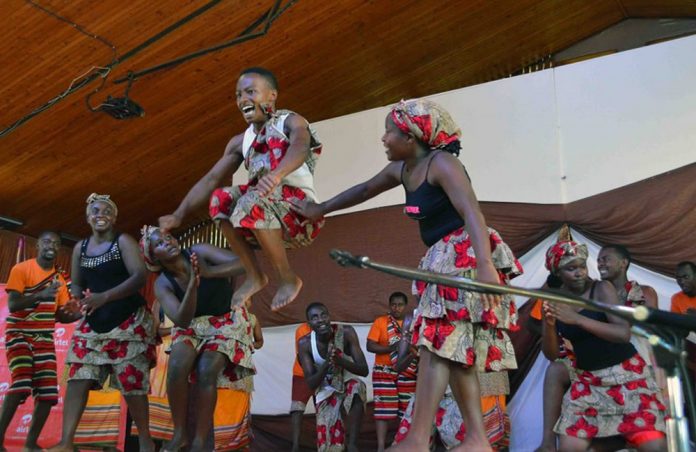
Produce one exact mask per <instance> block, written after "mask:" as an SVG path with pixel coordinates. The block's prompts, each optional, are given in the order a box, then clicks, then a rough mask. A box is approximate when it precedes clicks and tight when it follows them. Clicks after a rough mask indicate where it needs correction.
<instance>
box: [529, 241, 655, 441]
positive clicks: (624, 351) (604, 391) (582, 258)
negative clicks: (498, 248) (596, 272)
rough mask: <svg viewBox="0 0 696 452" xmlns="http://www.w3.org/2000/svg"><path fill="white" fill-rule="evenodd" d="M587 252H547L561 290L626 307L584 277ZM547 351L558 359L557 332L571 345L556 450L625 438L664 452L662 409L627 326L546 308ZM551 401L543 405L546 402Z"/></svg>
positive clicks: (576, 247)
mask: <svg viewBox="0 0 696 452" xmlns="http://www.w3.org/2000/svg"><path fill="white" fill-rule="evenodd" d="M586 262H587V247H586V246H585V245H580V244H577V243H576V242H573V241H561V242H558V243H556V244H555V245H554V246H552V247H551V248H549V250H548V251H547V253H546V266H547V268H548V269H549V270H550V271H551V272H552V273H553V274H554V275H555V276H557V277H559V278H560V280H561V281H562V286H561V288H560V291H561V292H566V293H568V294H572V295H575V296H581V297H584V298H591V299H595V300H597V301H601V302H603V303H606V304H613V305H621V301H620V300H619V299H618V296H617V294H616V289H615V288H614V286H612V284H611V283H610V282H608V281H593V280H591V279H589V278H588V275H587V264H586ZM544 317H545V318H544V323H543V351H544V355H546V357H547V358H548V359H550V360H552V361H553V360H556V359H558V358H559V346H560V341H559V333H561V334H562V336H563V338H565V339H567V340H569V341H570V343H571V344H572V346H573V353H574V355H575V361H574V362H571V364H570V366H569V370H568V373H569V376H570V381H571V385H570V388H569V389H568V390H567V391H566V393H565V396H564V398H563V403H562V408H561V416H560V418H559V419H558V421H557V422H556V426H555V428H554V431H555V432H556V433H557V434H559V439H560V445H559V446H560V447H559V450H588V449H589V448H590V447H591V446H592V445H593V439H598V440H599V439H603V438H610V437H615V436H618V435H623V436H624V438H625V440H626V441H627V442H628V443H630V444H632V445H634V446H636V447H637V448H638V449H639V450H665V447H666V444H665V441H664V433H663V432H664V429H665V423H664V419H665V406H664V404H663V403H662V401H661V395H660V393H659V389H658V387H657V384H656V382H655V379H654V376H653V374H652V373H651V371H650V370H649V367H648V366H647V363H646V362H645V361H644V360H643V359H642V358H641V356H640V355H639V354H638V353H637V352H636V349H635V348H634V347H633V345H631V343H630V342H629V341H630V338H631V332H630V325H629V324H628V323H627V322H625V321H624V320H623V319H620V318H616V317H614V316H612V315H607V314H604V313H601V312H596V311H591V310H587V309H578V308H575V307H570V306H566V305H562V304H560V303H550V302H544ZM545 403H546V402H545Z"/></svg>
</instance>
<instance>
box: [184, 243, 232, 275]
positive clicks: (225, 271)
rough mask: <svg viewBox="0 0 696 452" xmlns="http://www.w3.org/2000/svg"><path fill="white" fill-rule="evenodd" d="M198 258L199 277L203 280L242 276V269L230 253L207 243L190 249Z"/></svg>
mask: <svg viewBox="0 0 696 452" xmlns="http://www.w3.org/2000/svg"><path fill="white" fill-rule="evenodd" d="M191 251H193V252H194V253H196V255H197V256H198V265H199V266H200V272H201V276H202V277H204V278H232V277H235V276H239V275H242V274H244V267H243V266H242V264H241V262H240V261H239V258H238V257H237V255H236V254H234V253H233V252H232V251H230V250H227V249H222V248H218V247H216V246H213V245H210V244H208V243H198V244H196V245H194V246H192V247H191Z"/></svg>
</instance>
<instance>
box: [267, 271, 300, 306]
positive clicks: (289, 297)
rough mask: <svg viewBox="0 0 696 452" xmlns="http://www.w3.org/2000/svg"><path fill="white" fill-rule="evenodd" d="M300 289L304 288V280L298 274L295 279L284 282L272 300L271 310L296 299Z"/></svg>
mask: <svg viewBox="0 0 696 452" xmlns="http://www.w3.org/2000/svg"><path fill="white" fill-rule="evenodd" d="M300 289H302V280H301V279H300V278H298V277H297V276H295V277H294V280H291V281H287V282H286V281H284V282H282V283H281V284H280V286H278V291H277V292H276V294H275V296H274V297H273V301H272V302H271V310H272V311H277V310H279V309H281V308H283V307H285V306H287V305H289V304H290V303H292V302H293V301H295V298H297V295H298V294H299V293H300Z"/></svg>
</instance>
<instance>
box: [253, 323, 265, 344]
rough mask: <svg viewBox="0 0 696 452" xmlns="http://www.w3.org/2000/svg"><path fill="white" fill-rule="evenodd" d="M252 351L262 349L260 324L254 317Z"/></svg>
mask: <svg viewBox="0 0 696 452" xmlns="http://www.w3.org/2000/svg"><path fill="white" fill-rule="evenodd" d="M254 320H255V322H254V349H255V350H258V349H260V348H261V347H263V330H262V329H261V324H260V323H259V321H258V319H256V317H254Z"/></svg>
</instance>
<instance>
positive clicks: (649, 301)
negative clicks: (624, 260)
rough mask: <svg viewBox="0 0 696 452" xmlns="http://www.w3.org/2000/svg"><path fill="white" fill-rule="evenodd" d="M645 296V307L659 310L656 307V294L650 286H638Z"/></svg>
mask: <svg viewBox="0 0 696 452" xmlns="http://www.w3.org/2000/svg"><path fill="white" fill-rule="evenodd" d="M640 287H641V289H643V295H645V306H647V307H649V308H653V309H659V307H658V305H657V292H655V289H653V288H652V287H650V286H640Z"/></svg>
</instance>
